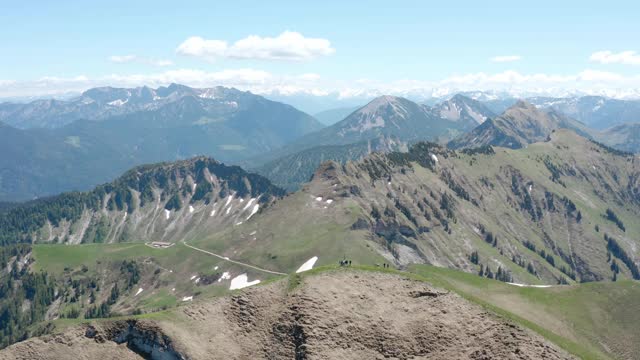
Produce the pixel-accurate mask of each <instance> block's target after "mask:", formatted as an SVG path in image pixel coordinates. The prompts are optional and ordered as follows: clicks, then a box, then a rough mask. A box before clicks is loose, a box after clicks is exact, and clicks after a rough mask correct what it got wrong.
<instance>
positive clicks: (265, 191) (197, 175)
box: [0, 157, 284, 244]
mask: <svg viewBox="0 0 640 360" xmlns="http://www.w3.org/2000/svg"><path fill="white" fill-rule="evenodd" d="M283 194H284V191H283V190H281V189H280V188H278V187H276V186H274V185H272V184H271V183H270V182H269V181H268V180H267V179H265V178H264V177H262V176H260V175H256V174H251V173H247V172H245V171H244V170H242V169H241V168H240V167H237V166H226V165H224V164H222V163H219V162H217V161H215V160H213V159H211V158H206V157H199V158H194V159H190V160H183V161H178V162H174V163H160V164H153V165H143V166H139V167H136V168H134V169H132V170H130V171H128V172H126V173H125V174H124V175H122V176H121V177H119V178H118V179H116V180H115V181H113V182H111V183H107V184H104V185H100V186H98V187H96V188H95V189H94V190H92V191H89V192H74V193H65V194H62V195H58V196H53V197H50V198H46V199H40V200H35V201H31V202H28V203H26V204H24V205H21V206H16V207H14V208H11V209H9V210H7V211H6V212H4V213H0V243H2V244H10V243H17V242H26V243H36V242H48V243H70V244H79V243H94V242H99V243H103V242H106V243H111V242H120V241H130V240H136V241H142V240H158V241H161V240H167V239H173V240H174V241H177V240H178V239H180V238H181V237H182V236H183V235H184V233H185V232H188V231H190V230H191V229H190V228H191V227H192V226H193V223H198V222H200V221H204V220H207V221H209V222H211V220H212V219H209V218H210V217H214V214H213V212H212V211H213V210H215V206H216V204H220V205H219V206H220V207H222V206H223V204H225V203H226V204H227V205H228V204H232V203H233V205H236V209H234V211H233V212H228V213H226V214H218V216H217V217H216V218H215V220H216V221H213V222H216V223H218V222H223V221H228V222H233V221H235V220H236V219H237V220H238V221H240V220H242V219H241V218H242V217H247V216H248V215H251V214H254V213H255V211H258V210H259V208H260V206H264V205H266V204H268V203H270V202H271V201H273V200H274V199H275V198H277V197H279V196H282V195H283ZM245 200H246V202H245ZM243 203H244V204H243ZM240 204H242V207H240ZM207 207H209V208H211V209H210V210H207V209H206V208H207ZM196 209H197V211H196ZM254 210H255V211H254ZM194 212H195V214H193V213H194ZM227 215H228V216H227ZM192 222H193V223H192Z"/></svg>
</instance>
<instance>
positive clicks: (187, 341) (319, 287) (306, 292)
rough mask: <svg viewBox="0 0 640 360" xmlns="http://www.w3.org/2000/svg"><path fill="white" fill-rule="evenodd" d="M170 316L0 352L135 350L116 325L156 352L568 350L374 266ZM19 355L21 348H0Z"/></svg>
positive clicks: (304, 355)
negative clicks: (381, 271)
mask: <svg viewBox="0 0 640 360" xmlns="http://www.w3.org/2000/svg"><path fill="white" fill-rule="evenodd" d="M174 315H175V319H172V320H171V321H169V320H162V321H157V322H151V321H149V320H145V321H140V322H137V323H135V322H134V323H133V328H131V323H128V326H129V327H128V328H127V327H123V324H122V322H120V325H119V327H115V330H114V327H113V326H112V327H109V326H107V327H106V328H105V327H103V328H99V327H95V328H86V327H85V328H82V329H81V328H74V329H71V330H68V331H67V332H65V333H64V334H62V335H55V336H46V337H43V338H38V339H32V340H28V341H25V342H22V343H19V344H15V345H13V346H11V347H9V348H8V349H6V350H4V351H3V352H0V358H2V359H4V358H7V359H8V358H19V359H27V358H29V359H64V358H68V357H67V356H65V355H68V354H69V353H73V354H82V355H81V356H74V358H87V359H89V358H91V359H95V358H100V359H112V358H118V359H134V358H139V356H141V355H138V354H137V353H135V352H134V351H133V350H132V346H131V341H129V342H127V343H123V344H121V345H117V344H116V343H115V342H114V339H115V338H117V337H118V335H117V334H120V335H119V336H120V339H121V340H122V338H123V335H122V334H123V331H125V330H123V329H128V330H126V331H128V332H127V333H126V334H130V335H131V336H133V337H132V338H130V340H131V339H134V340H135V338H136V336H137V337H139V338H142V339H145V341H146V343H145V341H140V339H138V343H139V344H140V343H142V344H143V345H144V344H147V345H149V344H151V345H149V346H147V349H149V348H154V346H155V348H156V349H162V351H157V352H156V355H154V356H151V355H149V356H150V357H149V356H145V357H147V358H157V359H160V358H163V359H178V358H185V359H256V358H260V359H571V358H572V357H571V356H570V355H568V354H567V353H566V352H564V351H563V350H561V349H559V348H558V347H557V346H555V345H553V344H551V343H550V342H548V341H547V340H545V339H544V338H542V337H540V336H539V335H537V334H535V333H533V332H531V331H529V330H527V329H523V328H521V327H520V326H517V325H514V324H511V323H509V322H507V321H505V320H503V319H501V318H498V317H496V316H494V315H492V314H490V313H488V312H487V311H486V310H484V309H483V308H482V307H480V306H478V305H475V304H472V303H470V302H468V301H466V300H464V299H463V298H461V297H460V296H458V295H456V294H454V293H451V292H447V291H444V290H441V289H437V288H433V287H431V286H429V285H427V284H425V283H423V282H419V281H414V280H408V279H404V278H402V277H399V276H397V275H391V274H383V273H375V272H360V271H330V272H326V273H323V274H319V275H314V276H309V277H306V278H304V280H303V283H302V284H301V285H299V286H298V287H297V288H295V289H287V288H286V282H278V283H274V284H270V285H267V286H259V287H254V288H250V289H247V290H246V291H242V292H238V293H235V294H233V295H231V296H228V297H224V298H218V299H213V300H207V301H203V302H201V303H195V304H192V305H189V306H185V307H182V308H180V309H177V310H175V314H174ZM88 330H91V333H90V334H87V331H88ZM114 334H116V335H114ZM126 334H125V337H126ZM61 339H62V341H61ZM100 339H103V340H104V339H106V341H101V340H100ZM134 345H135V344H134ZM134 347H135V346H134ZM142 347H144V346H142ZM64 350H66V352H65V351H64ZM17 354H28V356H27V355H25V356H26V357H25V356H23V357H7V356H16V355H17ZM152 355H153V354H152ZM160 355H162V356H163V357H160ZM3 356H4V357H3ZM83 356H84V357H83Z"/></svg>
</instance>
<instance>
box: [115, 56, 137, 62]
mask: <svg viewBox="0 0 640 360" xmlns="http://www.w3.org/2000/svg"><path fill="white" fill-rule="evenodd" d="M136 58H137V56H135V55H113V56H109V61H111V62H114V63H118V64H124V63H128V62H132V61H134V60H136Z"/></svg>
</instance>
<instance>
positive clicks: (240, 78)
mask: <svg viewBox="0 0 640 360" xmlns="http://www.w3.org/2000/svg"><path fill="white" fill-rule="evenodd" d="M173 82H175V83H180V84H184V85H188V86H193V87H212V86H218V85H220V86H227V87H235V88H238V89H240V90H247V91H251V92H254V93H258V94H281V95H293V94H306V95H315V96H325V95H331V94H333V95H335V96H337V97H339V98H367V97H372V96H377V95H382V94H391V95H399V96H405V97H409V98H414V99H426V98H429V97H441V96H447V95H451V94H454V93H456V92H459V91H473V90H485V91H487V90H490V91H498V92H501V91H504V92H508V93H509V94H511V95H513V96H533V95H540V96H567V95H572V94H589V95H603V96H609V97H617V98H631V97H634V98H639V97H640V76H639V75H635V76H624V75H621V74H618V73H613V72H605V71H599V70H592V69H586V70H584V71H581V72H578V73H575V74H544V73H533V74H525V73H520V72H517V71H513V70H508V71H503V72H499V73H484V72H479V73H468V74H456V75H453V76H449V77H446V78H443V79H440V80H416V79H399V80H395V81H376V80H375V79H359V80H353V81H351V80H335V79H326V78H324V77H320V76H319V75H318V74H313V73H303V74H274V73H271V72H267V71H263V70H259V69H251V68H244V69H243V68H241V69H226V70H220V71H204V70H197V69H176V70H168V71H162V72H155V73H149V74H126V75H125V74H111V75H105V76H102V77H97V78H96V77H87V76H76V77H68V78H61V77H55V76H49V77H43V78H40V79H36V80H30V81H15V80H0V98H11V97H30V96H56V95H62V94H68V93H79V92H82V91H84V90H86V89H88V88H91V87H97V86H116V87H136V86H143V85H147V86H151V87H158V86H166V85H168V84H170V83H173Z"/></svg>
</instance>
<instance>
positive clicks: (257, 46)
mask: <svg viewBox="0 0 640 360" xmlns="http://www.w3.org/2000/svg"><path fill="white" fill-rule="evenodd" d="M176 52H177V53H178V54H180V55H186V56H194V57H200V58H204V59H207V60H210V61H211V60H215V59H218V58H229V59H258V60H287V61H303V60H312V59H315V58H318V57H321V56H328V55H331V54H333V53H334V52H335V49H334V48H332V47H331V42H330V41H329V40H327V39H321V38H306V37H304V36H303V35H302V34H300V33H297V32H293V31H285V32H283V33H281V34H280V35H278V36H276V37H260V36H257V35H250V36H247V37H246V38H244V39H240V40H238V41H236V42H234V43H233V44H231V45H229V44H228V43H227V42H226V41H224V40H207V39H204V38H202V37H199V36H193V37H190V38H188V39H186V40H185V41H184V42H183V43H182V44H180V45H179V46H178V48H177V49H176Z"/></svg>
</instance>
